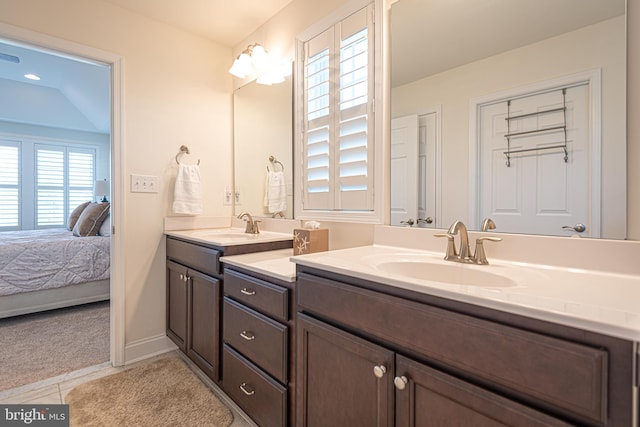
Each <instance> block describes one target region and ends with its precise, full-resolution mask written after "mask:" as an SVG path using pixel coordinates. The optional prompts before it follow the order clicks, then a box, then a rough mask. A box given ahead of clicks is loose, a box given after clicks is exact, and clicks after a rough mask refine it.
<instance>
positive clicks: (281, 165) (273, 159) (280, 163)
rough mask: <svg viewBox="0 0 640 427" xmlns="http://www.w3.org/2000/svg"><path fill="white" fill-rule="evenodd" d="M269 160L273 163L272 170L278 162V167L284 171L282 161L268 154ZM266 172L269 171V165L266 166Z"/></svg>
mask: <svg viewBox="0 0 640 427" xmlns="http://www.w3.org/2000/svg"><path fill="white" fill-rule="evenodd" d="M269 161H270V162H271V164H272V165H273V170H274V171H275V170H276V166H275V164H276V163H277V164H279V165H280V168H281V169H282V172H284V165H283V164H282V162H280V161H279V160H278V159H276V158H275V157H273V156H269ZM267 172H270V171H269V166H267Z"/></svg>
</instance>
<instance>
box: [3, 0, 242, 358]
mask: <svg viewBox="0 0 640 427" xmlns="http://www.w3.org/2000/svg"><path fill="white" fill-rule="evenodd" d="M0 10H1V11H2V13H1V14H0V22H3V23H6V24H10V25H12V26H17V27H21V28H24V29H26V30H30V31H35V32H39V33H43V34H46V35H49V36H53V37H56V38H59V39H64V40H69V41H72V42H75V43H79V44H82V45H86V46H90V47H93V48H97V49H100V50H103V51H107V52H111V53H113V54H116V55H119V56H121V57H123V58H124V123H123V126H124V146H123V149H122V153H123V158H124V168H123V170H124V174H125V176H124V177H123V178H124V179H125V182H126V183H128V179H129V175H130V174H131V173H137V174H144V175H157V176H159V178H160V179H159V193H158V194H144V193H130V192H129V191H128V190H129V188H128V185H125V192H124V194H123V196H124V197H123V200H122V201H121V202H122V203H123V204H124V218H121V220H122V221H121V224H120V228H119V229H118V230H116V232H119V233H123V234H124V250H125V255H126V260H125V274H124V276H125V284H124V286H125V292H126V296H125V298H126V307H125V318H126V319H125V343H126V345H127V346H131V345H133V344H136V343H140V342H145V340H149V339H152V338H154V337H161V336H164V334H165V247H164V238H163V218H164V217H165V216H167V215H170V214H171V212H170V207H171V199H172V192H173V191H172V186H173V179H174V177H175V174H176V167H177V165H176V162H175V160H174V157H175V155H176V154H177V153H178V149H179V147H180V145H181V144H186V145H188V146H189V148H190V150H191V153H192V155H191V156H190V157H187V158H185V161H195V160H196V159H201V170H202V188H203V205H204V214H205V215H210V216H229V215H230V214H231V210H230V208H229V207H225V206H223V205H222V196H221V195H222V192H223V189H224V186H225V184H227V185H230V183H231V136H230V135H231V90H232V81H231V77H230V76H229V74H228V73H227V69H228V68H229V63H230V59H231V48H230V47H225V46H221V45H218V44H216V43H213V42H211V41H208V40H206V39H203V38H201V37H198V36H195V35H192V34H189V33H187V32H184V31H181V30H178V29H176V28H173V27H170V26H167V25H164V24H161V23H159V22H157V21H154V20H151V19H148V18H145V17H142V16H140V15H136V14H133V13H131V12H129V11H127V10H125V9H122V8H119V7H116V6H114V5H111V4H109V3H105V2H102V1H100V0H56V1H55V2H54V1H50V0H0Z"/></svg>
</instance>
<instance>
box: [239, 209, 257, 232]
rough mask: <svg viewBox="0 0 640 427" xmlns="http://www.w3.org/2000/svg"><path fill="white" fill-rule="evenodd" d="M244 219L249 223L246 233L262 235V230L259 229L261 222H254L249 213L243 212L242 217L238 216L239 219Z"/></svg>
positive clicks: (245, 229)
mask: <svg viewBox="0 0 640 427" xmlns="http://www.w3.org/2000/svg"><path fill="white" fill-rule="evenodd" d="M242 218H244V220H245V221H246V223H247V225H246V227H245V228H244V232H245V233H249V234H260V228H258V223H259V222H260V221H256V220H254V219H253V217H252V216H251V214H250V213H249V212H242V213H241V214H240V215H238V219H242Z"/></svg>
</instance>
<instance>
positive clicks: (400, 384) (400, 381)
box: [393, 375, 409, 390]
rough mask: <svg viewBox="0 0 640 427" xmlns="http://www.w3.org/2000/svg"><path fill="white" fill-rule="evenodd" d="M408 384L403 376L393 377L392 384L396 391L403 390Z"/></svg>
mask: <svg viewBox="0 0 640 427" xmlns="http://www.w3.org/2000/svg"><path fill="white" fill-rule="evenodd" d="M408 382H409V380H407V377H405V376H404V375H402V376H400V377H395V378H394V379H393V384H394V385H395V386H396V388H397V389H398V390H404V388H405V387H406V386H407V383H408Z"/></svg>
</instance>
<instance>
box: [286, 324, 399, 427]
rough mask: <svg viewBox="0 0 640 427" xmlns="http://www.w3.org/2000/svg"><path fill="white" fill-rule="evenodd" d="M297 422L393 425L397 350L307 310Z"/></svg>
mask: <svg viewBox="0 0 640 427" xmlns="http://www.w3.org/2000/svg"><path fill="white" fill-rule="evenodd" d="M296 328H297V337H298V341H297V342H298V344H297V345H298V347H297V348H298V352H297V358H298V359H297V378H298V382H297V385H296V393H297V398H296V401H297V411H296V418H297V422H296V426H299V427H303V426H306V427H313V426H353V427H356V426H366V427H383V426H393V372H394V369H393V353H392V352H391V351H389V350H387V349H385V348H383V347H380V346H377V345H375V344H372V343H370V342H368V341H365V340H363V339H360V338H358V337H356V336H354V335H351V334H348V333H346V332H344V331H341V330H339V329H337V328H334V327H332V326H329V325H326V324H324V323H322V322H320V321H318V320H315V319H313V318H311V317H308V316H305V315H304V314H299V315H298V322H297V325H296Z"/></svg>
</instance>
